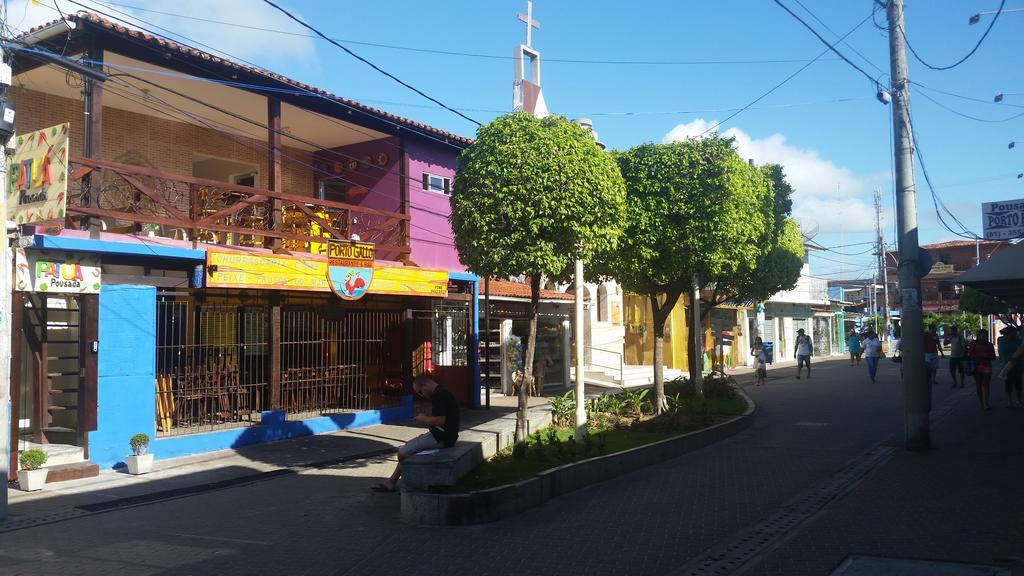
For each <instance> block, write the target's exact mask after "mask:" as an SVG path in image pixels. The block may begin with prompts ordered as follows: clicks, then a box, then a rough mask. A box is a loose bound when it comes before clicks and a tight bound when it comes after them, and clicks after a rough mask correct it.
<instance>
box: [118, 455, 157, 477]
mask: <svg viewBox="0 0 1024 576" xmlns="http://www.w3.org/2000/svg"><path fill="white" fill-rule="evenodd" d="M124 460H125V462H126V463H127V464H128V473H129V474H136V475H138V474H148V473H149V472H151V471H152V470H153V455H152V454H142V455H141V456H127V457H125V459H124Z"/></svg>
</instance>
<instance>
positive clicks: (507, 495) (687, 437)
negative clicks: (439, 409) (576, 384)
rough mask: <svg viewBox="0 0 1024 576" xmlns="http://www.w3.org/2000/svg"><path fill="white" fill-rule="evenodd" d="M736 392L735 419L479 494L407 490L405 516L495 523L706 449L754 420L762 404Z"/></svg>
mask: <svg viewBox="0 0 1024 576" xmlns="http://www.w3.org/2000/svg"><path fill="white" fill-rule="evenodd" d="M737 391H738V392H739V394H740V395H741V396H743V398H744V400H746V401H747V411H746V412H744V413H743V414H742V415H741V416H737V417H735V418H733V419H732V420H728V421H726V422H722V423H719V424H715V425H714V426H711V427H709V428H705V429H704V430H697V431H695V432H687V433H686V434H681V435H679V436H675V437H673V438H667V439H665V440H660V441H658V442H654V443H652V444H647V445H645V446H639V447H637V448H631V449H629V450H625V451H622V452H616V453H615V454H608V455H605V456H597V457H594V458H589V459H587V460H581V461H579V462H573V463H572V464H566V465H564V466H560V467H558V468H553V469H551V470H548V471H546V472H542V473H540V474H538V475H536V476H534V477H532V478H528V479H526V480H523V481H520V482H517V483H515V484H506V485H504V486H498V487H495V488H490V489H488V490H481V491H479V492H469V493H465V494H433V493H430V492H418V491H407V492H402V519H403V520H404V521H405V522H407V523H410V524H416V525H421V526H465V525H470V524H485V523H488V522H495V521H497V520H501V519H503V518H508V517H510V516H514V515H516V514H519V513H521V512H524V511H526V510H529V509H530V508H536V507H538V506H541V505H542V504H543V503H544V502H546V501H547V500H550V499H552V498H556V497H558V496H561V495H563V494H568V493H570V492H572V491H574V490H577V489H579V488H583V487H585V486H590V485H591V484H598V483H600V482H604V481H606V480H611V479H612V478H616V477H618V476H621V475H623V474H628V473H629V472H633V471H635V470H637V469H639V468H643V467H645V466H651V465H654V464H659V463H661V462H664V461H665V460H670V459H672V458H676V457H679V456H682V455H683V454H686V453H688V452H693V451H695V450H699V449H701V448H705V447H707V446H710V445H711V444H714V443H715V442H718V441H720V440H724V439H726V438H729V437H730V436H733V435H735V434H737V433H739V432H741V431H743V430H745V429H746V428H748V427H749V426H750V425H751V424H753V421H754V413H755V411H756V409H757V406H756V405H755V404H754V401H753V400H751V399H750V397H749V396H747V394H746V393H745V392H744V391H743V390H742V389H739V388H737Z"/></svg>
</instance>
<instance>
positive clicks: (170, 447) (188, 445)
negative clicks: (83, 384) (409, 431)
mask: <svg viewBox="0 0 1024 576" xmlns="http://www.w3.org/2000/svg"><path fill="white" fill-rule="evenodd" d="M411 418H412V396H411V395H406V396H403V397H402V402H401V404H400V405H398V406H396V407H394V408H385V409H383V410H366V411H363V412H352V413H348V414H336V415H333V416H323V417H320V418H310V419H308V420H285V417H284V411H279V410H272V411H267V412H264V413H263V414H262V418H261V424H260V425H258V426H250V427H248V428H232V429H230V430H219V431H217V432H208V433H205V434H188V435H185V436H172V437H169V438H160V439H158V440H156V441H155V442H154V443H153V444H152V446H150V451H151V452H153V453H154V454H156V458H157V459H158V460H159V459H165V458H178V457H180V456H189V455H192V454H202V453H204V452H213V451H215V450H227V449H229V448H241V447H242V446H251V445H253V444H262V443H265V442H275V441H277V440H286V439H288V438H299V437H300V436H308V435H310V434H325V433H328V432H337V431H338V430H348V429H351V428H361V427H363V426H373V425H375V424H388V423H393V422H403V421H405V420H409V419H411Z"/></svg>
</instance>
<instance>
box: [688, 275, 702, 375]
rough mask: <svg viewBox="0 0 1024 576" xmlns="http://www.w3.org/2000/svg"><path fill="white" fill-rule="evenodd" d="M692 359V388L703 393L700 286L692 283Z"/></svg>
mask: <svg viewBox="0 0 1024 576" xmlns="http://www.w3.org/2000/svg"><path fill="white" fill-rule="evenodd" d="M691 308H693V331H694V334H693V359H694V362H695V364H694V366H696V367H697V370H696V372H695V373H694V382H693V384H694V386H695V387H696V390H697V392H699V393H701V394H703V393H704V330H702V329H701V325H700V284H698V283H697V280H696V279H694V281H693V306H691Z"/></svg>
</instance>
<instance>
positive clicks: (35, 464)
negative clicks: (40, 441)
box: [18, 448, 47, 470]
mask: <svg viewBox="0 0 1024 576" xmlns="http://www.w3.org/2000/svg"><path fill="white" fill-rule="evenodd" d="M46 459H47V456H46V452H43V451H42V450H40V449H39V448H32V449H30V450H25V451H24V452H22V453H21V455H20V456H18V463H19V464H21V469H22V470H39V469H40V468H42V467H43V464H46Z"/></svg>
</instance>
